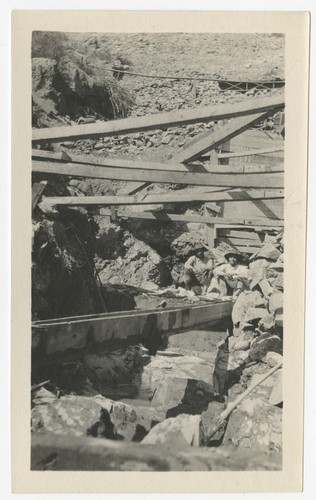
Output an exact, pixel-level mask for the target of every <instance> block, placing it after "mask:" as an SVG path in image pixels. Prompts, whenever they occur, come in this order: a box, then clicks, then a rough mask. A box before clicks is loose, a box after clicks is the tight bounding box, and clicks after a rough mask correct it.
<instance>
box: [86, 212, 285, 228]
mask: <svg viewBox="0 0 316 500" xmlns="http://www.w3.org/2000/svg"><path fill="white" fill-rule="evenodd" d="M94 212H95V213H96V214H98V215H103V216H106V217H109V216H110V211H109V209H108V208H100V209H96V208H94ZM118 216H119V217H126V218H129V219H147V220H152V221H166V222H196V223H197V224H216V226H217V224H218V223H220V224H226V225H227V226H230V225H233V226H234V227H241V228H244V227H246V228H251V227H252V226H254V227H256V228H258V226H260V227H263V228H264V229H267V228H266V227H265V226H267V227H268V229H270V226H271V227H283V226H284V221H283V220H279V219H268V218H267V219H262V220H260V221H258V220H250V219H247V220H245V219H228V218H224V217H210V216H208V217H205V216H198V215H178V214H170V213H165V212H134V211H132V210H124V211H120V210H119V211H118Z"/></svg>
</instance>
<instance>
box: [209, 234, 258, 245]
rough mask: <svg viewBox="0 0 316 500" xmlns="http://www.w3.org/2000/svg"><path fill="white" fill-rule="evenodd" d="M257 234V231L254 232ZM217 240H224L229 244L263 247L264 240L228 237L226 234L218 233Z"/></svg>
mask: <svg viewBox="0 0 316 500" xmlns="http://www.w3.org/2000/svg"><path fill="white" fill-rule="evenodd" d="M254 234H255V235H256V234H257V233H254ZM217 240H218V241H223V242H224V243H228V244H229V245H230V244H231V245H235V246H251V247H257V248H261V247H262V241H261V240H260V238H257V239H253V238H248V239H246V238H232V237H226V236H221V235H217Z"/></svg>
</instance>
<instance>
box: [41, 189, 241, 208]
mask: <svg viewBox="0 0 316 500" xmlns="http://www.w3.org/2000/svg"><path fill="white" fill-rule="evenodd" d="M210 199H211V201H214V194H213V193H207V192H205V193H194V192H193V193H190V192H187V193H185V194H177V193H175V192H170V193H168V194H148V195H144V196H140V195H138V196H137V195H126V196H117V195H116V196H112V195H104V196H54V197H45V198H44V201H43V202H42V203H43V206H44V205H45V206H47V207H49V206H52V207H53V206H57V205H69V206H89V205H90V206H111V205H114V206H120V205H151V204H155V205H157V204H158V205H160V204H163V203H190V202H201V203H202V202H207V201H209V200H210ZM242 201H245V200H242ZM246 201H247V200H246Z"/></svg>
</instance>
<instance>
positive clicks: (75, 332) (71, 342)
mask: <svg viewBox="0 0 316 500" xmlns="http://www.w3.org/2000/svg"><path fill="white" fill-rule="evenodd" d="M231 311H232V302H231V301H218V302H212V303H208V304H198V305H187V306H185V307H183V306H181V307H175V308H166V309H152V310H142V311H123V312H113V313H105V314H95V315H88V316H73V317H68V318H58V319H51V320H44V321H35V322H33V323H32V369H33V370H38V369H41V368H45V367H46V368H48V367H49V366H52V365H54V364H58V363H59V362H62V361H64V360H66V359H73V358H77V357H78V356H80V355H82V354H83V353H85V352H98V351H100V350H101V349H113V348H114V349H115V348H118V347H122V346H127V345H132V344H137V343H139V342H143V343H144V344H145V345H148V346H149V348H150V347H152V348H153V349H155V348H156V349H157V348H158V347H159V346H160V342H161V338H162V337H168V336H170V335H175V334H177V333H181V332H185V331H187V330H190V329H194V328H198V327H202V326H206V325H208V326H209V325H211V324H214V323H217V322H219V321H221V320H223V319H225V318H229V316H230V314H231Z"/></svg>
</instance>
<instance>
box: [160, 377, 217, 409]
mask: <svg viewBox="0 0 316 500" xmlns="http://www.w3.org/2000/svg"><path fill="white" fill-rule="evenodd" d="M213 397H214V390H213V387H212V386H211V385H210V384H207V383H206V382H202V381H201V380H194V379H185V378H174V377H170V378H167V379H166V380H164V381H162V382H160V384H159V385H158V387H157V389H156V391H155V394H154V397H153V399H152V402H151V406H152V407H154V408H156V409H157V411H158V412H159V413H161V412H162V413H165V414H166V415H167V417H175V416H176V415H180V414H181V413H188V414H191V415H196V414H200V413H202V411H203V410H205V409H206V408H207V405H208V403H209V402H210V401H212V400H213Z"/></svg>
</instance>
